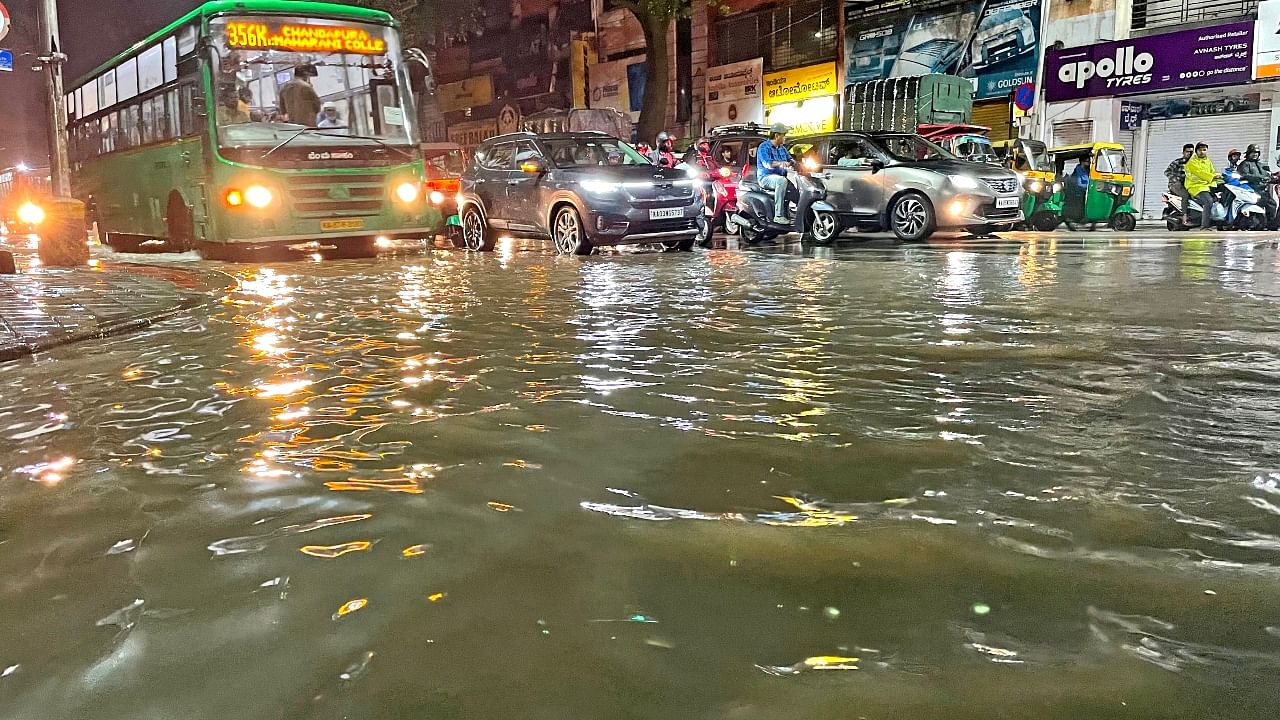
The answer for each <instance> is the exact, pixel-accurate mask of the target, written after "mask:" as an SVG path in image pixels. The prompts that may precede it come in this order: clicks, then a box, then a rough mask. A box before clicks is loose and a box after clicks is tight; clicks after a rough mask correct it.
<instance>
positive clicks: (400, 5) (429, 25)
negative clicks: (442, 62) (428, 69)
mask: <svg viewBox="0 0 1280 720" xmlns="http://www.w3.org/2000/svg"><path fill="white" fill-rule="evenodd" d="M347 2H349V3H351V4H352V5H359V6H361V7H367V8H373V9H375V10H382V11H383V12H388V13H391V15H392V17H394V18H395V19H396V20H399V21H400V30H401V34H402V36H403V38H404V46H405V47H417V48H428V47H430V46H431V45H432V44H434V42H435V38H436V35H437V34H438V32H439V30H440V23H441V20H442V18H441V17H440V13H439V9H438V8H437V7H436V3H437V0H347Z"/></svg>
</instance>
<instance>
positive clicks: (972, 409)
mask: <svg viewBox="0 0 1280 720" xmlns="http://www.w3.org/2000/svg"><path fill="white" fill-rule="evenodd" d="M1259 237H1261V236H1259ZM218 267H220V268H221V269H223V270H224V271H227V272H230V273H232V274H234V275H236V276H237V277H238V279H239V280H240V281H241V284H240V287H239V289H238V290H237V291H235V292H233V293H231V294H229V295H227V296H226V297H225V298H223V299H222V300H221V302H219V303H218V304H216V305H215V306H212V307H211V308H210V309H208V310H206V311H204V312H203V313H202V314H201V315H200V316H198V317H195V318H190V319H183V320H175V321H171V322H169V323H166V324H164V325H162V326H157V327H155V328H153V329H151V330H149V331H147V332H145V333H142V334H138V335H133V336H128V337H123V338H116V339H113V340H110V341H107V342H105V343H102V344H100V345H79V346H71V347H67V348H64V349H61V350H59V351H57V352H56V353H54V354H52V355H51V356H47V357H45V358H42V359H39V360H37V361H34V362H21V363H10V364H7V365H0V482H3V483H4V495H3V502H2V503H0V637H3V638H5V641H4V642H3V643H0V717H6V718H8V717H12V718H24V719H26V718H95V719H99V718H142V717H157V718H179V717H181V718H206V717H207V718H219V719H220V720H221V719H224V718H342V717H351V718H408V717H415V718H416V717H441V718H494V717H521V718H548V719H549V720H550V719H553V718H554V719H555V720H562V719H563V718H595V717H619V718H655V717H668V718H695V717H696V718H725V719H738V718H778V717H792V716H797V717H806V718H850V717H868V718H898V717H912V718H970V717H972V718H990V717H1017V718H1023V717H1025V718H1049V717H1052V718H1073V719H1074V718H1080V717H1188V718H1192V717H1195V718H1201V717H1219V718H1257V717H1264V716H1271V715H1273V714H1274V713H1275V710H1276V709H1277V708H1278V707H1280V689H1277V688H1278V687H1280V686H1277V684H1276V683H1275V681H1274V678H1275V674H1276V672H1277V671H1278V670H1280V609H1278V608H1280V577H1278V575H1280V573H1278V571H1277V569H1276V566H1277V560H1278V559H1280V558H1278V554H1280V518H1278V517H1277V516H1278V515H1280V443H1278V442H1277V440H1276V438H1277V435H1276V431H1275V428H1276V426H1277V422H1278V421H1280V403H1277V402H1276V401H1275V398H1276V395H1277V390H1278V389H1280V357H1278V353H1277V349H1278V347H1280V334H1277V330H1278V329H1280V316H1278V315H1277V312H1276V302H1277V299H1280V282H1278V281H1277V271H1278V270H1280V252H1277V249H1276V247H1275V246H1274V244H1273V243H1271V241H1270V240H1269V239H1266V238H1263V239H1258V238H1255V237H1241V238H1231V239H1228V240H1227V241H1225V242H1216V241H1211V240H1204V239H1200V238H1197V237H1195V236H1186V237H1183V238H1178V239H1177V240H1168V239H1162V238H1147V239H1138V238H1137V237H1135V238H1131V239H1128V240H1125V239H1119V238H1116V237H1115V236H1114V235H1110V234H1099V235H1092V236H1058V237H1057V238H1056V239H1053V238H1049V237H1046V236H1039V237H1036V236H1030V235H1028V236H1025V237H1015V238H1012V239H1006V240H993V241H985V242H974V241H959V240H948V239H941V240H939V241H937V242H935V243H932V244H929V245H922V246H905V247H904V246H898V245H895V244H891V243H887V242H884V241H878V240H873V241H870V242H863V243H857V244H854V245H852V246H844V247H840V248H819V249H803V248H800V247H799V246H796V245H788V246H780V247H777V248H773V249H768V250H763V251H750V252H739V251H736V250H716V251H711V252H706V253H698V254H694V255H679V256H673V255H666V254H661V253H633V252H628V253H617V254H609V255H605V256H597V257H591V258H585V259H582V258H560V257H555V256H553V255H550V254H549V253H548V252H547V251H546V249H545V248H543V247H541V246H537V245H527V244H505V245H503V246H502V247H500V248H499V251H498V252H496V253H493V254H491V255H487V256H480V255H472V254H466V253H461V252H456V251H448V250H437V251H435V252H432V253H429V254H426V255H422V256H414V257H405V258H395V259H384V260H382V261H380V262H373V261H369V262H354V261H352V262H332V263H293V264H280V265H272V266H266V267H259V266H245V265H221V266H218Z"/></svg>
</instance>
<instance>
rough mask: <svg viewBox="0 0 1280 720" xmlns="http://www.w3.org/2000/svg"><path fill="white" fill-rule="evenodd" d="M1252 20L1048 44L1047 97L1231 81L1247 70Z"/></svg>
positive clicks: (1147, 90) (1050, 99)
mask: <svg viewBox="0 0 1280 720" xmlns="http://www.w3.org/2000/svg"><path fill="white" fill-rule="evenodd" d="M1252 65H1253V21H1251V20H1250V21H1245V22H1236V23H1230V24H1228V25H1216V26H1213V27H1206V28H1195V29H1193V30H1181V31H1178V32H1171V33H1164V34H1163V35H1151V36H1148V37H1141V38H1132V39H1129V40H1121V41H1117V42H1104V43H1098V44H1096V45H1090V46H1088V47H1078V48H1068V49H1065V50H1051V51H1049V52H1048V53H1047V54H1046V57H1045V64H1044V95H1045V100H1046V101H1048V102H1058V101H1061V100H1078V99H1081V98H1090V97H1112V96H1117V95H1135V94H1143V93H1150V92H1158V91H1161V90H1175V89H1181V88H1196V87H1209V86H1213V85H1235V84H1237V83H1247V82H1249V80H1250V79H1251V78H1252V76H1253V67H1252Z"/></svg>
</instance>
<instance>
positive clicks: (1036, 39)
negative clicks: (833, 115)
mask: <svg viewBox="0 0 1280 720" xmlns="http://www.w3.org/2000/svg"><path fill="white" fill-rule="evenodd" d="M1041 2H1042V0H991V1H990V2H985V3H984V2H979V1H977V0H966V1H965V2H959V3H955V4H952V5H949V6H947V7H944V8H934V9H930V10H915V9H906V10H901V11H898V12H894V13H886V14H877V15H874V16H871V17H866V16H864V15H863V12H864V10H863V7H862V5H861V4H855V3H852V2H850V3H847V4H846V8H845V27H846V28H847V30H846V33H847V34H846V37H845V57H846V58H848V67H847V68H846V73H845V82H848V83H854V82H862V81H866V80H882V79H885V78H891V77H912V76H916V75H928V74H931V73H944V74H948V75H959V76H961V77H965V78H968V79H969V80H970V81H971V82H973V84H974V93H975V97H976V98H977V99H984V98H996V97H1001V98H1003V97H1008V96H1009V94H1010V93H1011V92H1013V90H1014V89H1015V88H1017V87H1018V86H1020V85H1022V84H1024V83H1027V82H1032V81H1034V80H1035V75H1036V66H1037V64H1038V63H1039V61H1040V12H1041Z"/></svg>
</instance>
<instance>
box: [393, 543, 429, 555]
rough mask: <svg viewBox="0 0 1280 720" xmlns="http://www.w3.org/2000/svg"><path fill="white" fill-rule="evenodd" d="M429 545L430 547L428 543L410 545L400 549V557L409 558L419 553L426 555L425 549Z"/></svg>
mask: <svg viewBox="0 0 1280 720" xmlns="http://www.w3.org/2000/svg"><path fill="white" fill-rule="evenodd" d="M430 547H431V546H430V545H410V546H409V547H407V548H405V549H403V550H401V551H400V557H407V558H411V557H418V556H419V555H426V554H427V550H428V549H429V548H430Z"/></svg>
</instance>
